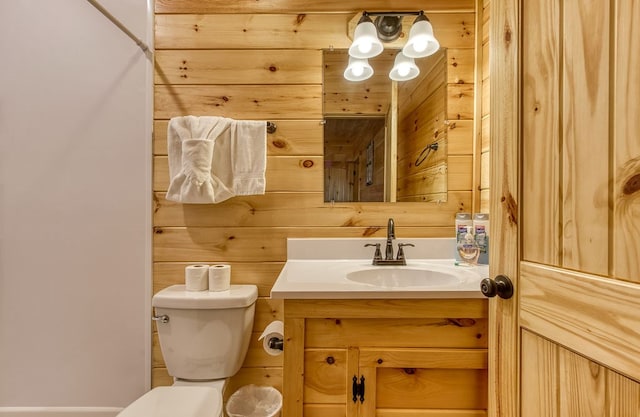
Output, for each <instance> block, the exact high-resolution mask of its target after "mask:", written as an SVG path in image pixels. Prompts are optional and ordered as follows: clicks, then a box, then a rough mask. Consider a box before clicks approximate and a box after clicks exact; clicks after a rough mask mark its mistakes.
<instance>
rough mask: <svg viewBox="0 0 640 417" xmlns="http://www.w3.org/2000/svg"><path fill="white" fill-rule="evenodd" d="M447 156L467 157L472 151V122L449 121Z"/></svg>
mask: <svg viewBox="0 0 640 417" xmlns="http://www.w3.org/2000/svg"><path fill="white" fill-rule="evenodd" d="M448 123H449V125H448V129H449V131H448V132H447V155H468V154H469V150H470V149H473V121H472V120H449V121H448Z"/></svg>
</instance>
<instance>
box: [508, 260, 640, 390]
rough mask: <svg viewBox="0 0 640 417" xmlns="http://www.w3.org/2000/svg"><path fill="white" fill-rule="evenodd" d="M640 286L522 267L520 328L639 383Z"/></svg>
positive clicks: (541, 268) (565, 271)
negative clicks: (592, 359)
mask: <svg viewBox="0 0 640 417" xmlns="http://www.w3.org/2000/svg"><path fill="white" fill-rule="evenodd" d="M638 300H640V286H638V285H635V284H630V283H626V282H622V281H617V280H614V279H608V278H601V277H596V276H593V275H588V274H584V273H580V272H574V271H568V270H565V269H561V268H552V267H547V266H542V265H537V264H532V263H527V262H523V263H522V264H521V275H520V325H521V326H522V327H524V328H527V329H530V330H532V331H534V332H536V333H539V334H541V335H543V336H545V337H547V338H549V339H551V340H553V341H555V342H556V343H559V344H561V345H563V346H566V347H568V348H570V349H573V350H575V351H577V352H580V353H582V354H584V355H585V356H587V357H590V358H594V359H596V360H597V361H598V362H600V363H601V364H603V365H605V366H607V367H609V368H612V369H615V370H617V371H618V372H621V373H623V374H626V375H628V376H630V377H632V378H635V379H638V380H640V366H638V363H639V360H640V359H639V358H640V311H639V309H638Z"/></svg>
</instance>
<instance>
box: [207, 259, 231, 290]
mask: <svg viewBox="0 0 640 417" xmlns="http://www.w3.org/2000/svg"><path fill="white" fill-rule="evenodd" d="M230 287H231V265H222V264H221V265H211V266H210V267H209V291H228V290H229V288H230Z"/></svg>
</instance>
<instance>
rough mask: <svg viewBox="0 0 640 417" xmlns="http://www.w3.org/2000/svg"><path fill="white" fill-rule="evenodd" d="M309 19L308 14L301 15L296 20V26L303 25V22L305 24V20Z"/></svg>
mask: <svg viewBox="0 0 640 417" xmlns="http://www.w3.org/2000/svg"><path fill="white" fill-rule="evenodd" d="M306 18H307V15H306V14H299V15H298V17H297V18H296V25H301V24H302V22H304V19H306Z"/></svg>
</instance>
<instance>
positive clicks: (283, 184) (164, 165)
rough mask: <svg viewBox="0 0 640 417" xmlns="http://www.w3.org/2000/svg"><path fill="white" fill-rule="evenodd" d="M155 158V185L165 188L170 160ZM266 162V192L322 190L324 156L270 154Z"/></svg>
mask: <svg viewBox="0 0 640 417" xmlns="http://www.w3.org/2000/svg"><path fill="white" fill-rule="evenodd" d="M153 162H154V163H153V171H154V175H153V189H154V191H166V190H167V189H168V188H169V160H168V158H167V157H164V156H157V157H155V158H154V159H153ZM267 166H268V168H267V170H266V173H265V178H266V184H265V190H266V192H274V191H280V192H282V191H284V192H291V191H298V192H322V191H323V180H322V174H321V173H322V169H323V162H322V157H319V156H307V157H300V156H267Z"/></svg>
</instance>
